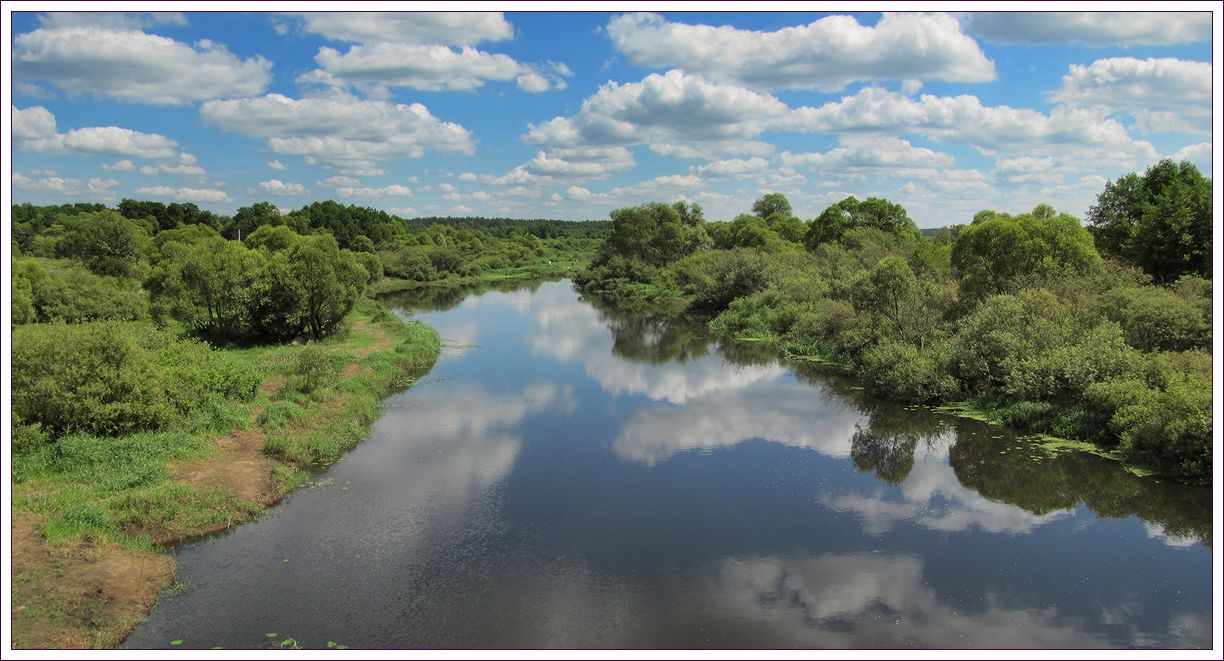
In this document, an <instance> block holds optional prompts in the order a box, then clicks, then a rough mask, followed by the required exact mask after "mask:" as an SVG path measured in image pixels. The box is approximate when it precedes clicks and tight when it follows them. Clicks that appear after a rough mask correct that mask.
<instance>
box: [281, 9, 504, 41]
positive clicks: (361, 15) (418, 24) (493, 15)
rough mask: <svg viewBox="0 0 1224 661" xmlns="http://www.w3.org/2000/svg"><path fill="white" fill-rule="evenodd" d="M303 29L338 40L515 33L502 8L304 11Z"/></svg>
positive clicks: (481, 37) (497, 37)
mask: <svg viewBox="0 0 1224 661" xmlns="http://www.w3.org/2000/svg"><path fill="white" fill-rule="evenodd" d="M298 15H299V16H300V17H301V18H302V23H303V29H304V30H306V31H307V32H313V33H316V34H320V35H323V36H324V37H327V38H328V39H333V40H335V41H350V42H357V43H363V42H370V41H382V42H390V43H401V44H455V45H467V46H470V45H473V44H478V43H480V42H482V41H502V40H505V39H510V38H512V37H513V36H514V27H513V26H512V25H510V23H509V21H507V20H506V19H505V17H504V16H503V15H502V14H501V12H426V11H414V12H327V13H302V14H298Z"/></svg>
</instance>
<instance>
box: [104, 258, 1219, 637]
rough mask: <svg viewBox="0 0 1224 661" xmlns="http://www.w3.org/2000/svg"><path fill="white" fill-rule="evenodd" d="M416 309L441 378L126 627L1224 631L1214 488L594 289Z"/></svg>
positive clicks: (210, 543)
mask: <svg viewBox="0 0 1224 661" xmlns="http://www.w3.org/2000/svg"><path fill="white" fill-rule="evenodd" d="M392 301H393V302H394V303H395V304H396V305H397V306H399V307H400V309H401V313H402V314H404V315H405V316H411V317H415V318H417V319H420V320H422V321H424V322H425V323H427V324H430V325H431V326H433V327H435V328H437V329H438V331H439V333H440V334H441V336H442V338H443V341H444V343H445V346H444V349H443V354H442V357H441V358H440V360H439V361H438V363H437V365H436V367H435V368H434V369H433V371H432V372H431V373H430V374H429V375H427V376H425V377H424V378H422V379H421V380H420V382H418V383H417V384H416V385H414V386H413V387H412V388H410V389H408V390H406V391H404V392H401V393H399V394H397V395H394V396H392V397H391V398H389V399H388V400H387V402H386V409H385V412H384V414H383V416H382V417H381V418H380V419H379V420H378V421H377V422H376V423H375V424H374V427H373V430H372V432H371V434H370V437H369V438H368V439H367V440H366V441H365V442H363V443H362V444H361V445H359V446H358V447H357V448H356V449H355V450H353V451H352V452H350V453H348V454H347V455H346V456H345V457H344V458H343V459H342V460H341V461H340V462H338V463H336V464H335V465H333V466H330V467H328V468H326V469H324V470H322V471H320V472H319V473H318V474H317V475H316V480H317V484H316V485H315V486H314V487H313V488H307V489H302V490H299V491H297V492H295V493H293V494H292V495H291V496H290V497H289V498H287V499H286V500H285V501H284V502H283V503H282V504H281V505H279V506H277V507H276V508H274V509H272V510H270V511H269V512H268V513H267V514H266V515H264V516H263V517H261V518H260V519H259V520H257V521H255V522H252V523H250V524H247V525H243V526H240V527H238V528H236V529H234V530H233V531H231V532H228V533H226V534H223V535H219V536H214V537H210V538H207V539H202V540H198V541H196V542H193V543H190V544H187V545H184V546H183V547H181V548H179V549H177V561H178V564H179V576H178V580H179V582H180V584H181V585H180V587H179V588H178V589H176V590H174V591H172V592H167V593H164V594H163V596H162V598H161V599H160V601H159V603H158V605H157V606H156V608H155V609H154V610H153V611H152V613H150V615H149V617H148V620H147V621H146V622H144V623H143V624H141V625H140V626H138V627H137V628H136V630H135V631H134V632H133V633H132V635H131V636H130V637H129V638H128V640H127V642H126V644H125V645H126V647H128V648H165V647H169V646H170V641H182V642H181V644H180V646H181V647H183V648H205V649H207V648H210V647H214V646H221V647H224V648H257V647H270V646H276V645H280V644H281V643H282V641H283V640H285V639H287V638H288V639H292V640H293V641H295V642H294V643H290V644H296V645H300V646H303V647H311V648H314V647H325V646H328V645H329V643H331V644H333V645H345V646H348V647H350V648H354V649H356V648H391V649H395V648H554V647H561V648H623V647H631V648H744V647H748V648H793V647H800V648H834V647H836V648H841V647H852V648H908V647H935V648H963V647H971V648H1013V647H1021V648H1034V647H1035V648H1079V647H1091V648H1105V647H1109V648H1112V647H1162V648H1167V647H1174V648H1186V647H1202V646H1206V647H1209V646H1210V645H1211V549H1210V544H1211V543H1212V539H1211V534H1212V532H1211V531H1212V528H1211V512H1212V509H1211V508H1212V496H1211V490H1210V489H1209V488H1201V487H1189V486H1183V485H1178V484H1174V483H1169V482H1161V481H1157V480H1153V479H1140V478H1137V477H1134V476H1132V475H1130V474H1128V473H1126V472H1125V471H1123V470H1122V469H1121V467H1120V466H1119V465H1117V464H1115V463H1111V462H1109V461H1106V460H1104V459H1100V458H1098V457H1094V456H1091V455H1083V454H1061V455H1057V456H1046V455H1044V454H1043V453H1042V452H1040V450H1038V449H1037V448H1036V446H1034V445H1033V444H1032V443H1031V442H1029V441H1027V440H1025V439H1024V438H1022V437H1019V436H1016V435H1014V434H1011V433H1009V432H1006V431H1004V430H1002V429H1000V428H997V427H991V426H988V425H984V424H981V423H978V422H975V421H972V420H965V419H960V418H954V417H948V416H944V415H939V414H935V413H932V412H930V411H928V410H925V409H923V408H919V407H905V406H901V405H896V404H888V403H883V402H879V401H876V400H871V399H869V398H867V397H866V396H864V395H863V394H862V392H861V390H859V389H856V388H855V387H854V386H853V383H852V382H849V381H846V380H844V379H839V378H834V377H830V376H827V375H823V374H821V373H819V372H818V371H815V370H806V369H795V368H791V367H788V366H784V365H781V364H778V363H776V362H774V361H772V360H769V359H767V358H763V357H760V356H758V355H754V352H753V351H752V348H753V347H752V346H751V345H737V346H729V347H727V346H720V345H719V343H718V342H716V341H714V340H712V339H711V338H709V337H707V336H706V335H705V333H704V332H703V331H702V330H701V328H700V327H698V326H693V325H686V324H684V323H675V322H669V321H667V320H665V319H661V318H655V317H652V316H650V315H643V314H631V313H620V312H617V311H615V310H611V309H606V308H601V307H599V306H595V305H592V304H591V303H589V302H586V301H584V300H582V298H581V297H580V296H579V295H578V294H577V293H575V292H574V291H573V290H572V289H571V287H570V284H569V282H567V281H561V282H547V283H536V284H532V285H530V286H521V287H517V288H515V287H513V286H510V287H504V288H503V290H502V291H497V290H490V291H485V292H483V293H480V292H467V293H465V292H438V291H432V292H429V293H428V298H426V297H425V296H423V295H422V294H416V295H413V296H408V297H403V298H399V299H392ZM269 634H275V635H274V636H270V635H269Z"/></svg>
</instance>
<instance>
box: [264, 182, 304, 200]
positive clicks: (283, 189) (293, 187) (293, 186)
mask: <svg viewBox="0 0 1224 661" xmlns="http://www.w3.org/2000/svg"><path fill="white" fill-rule="evenodd" d="M252 190H258V192H259V193H261V194H263V195H271V196H273V197H302V196H305V195H309V194H310V191H308V190H306V187H305V186H303V185H302V184H298V183H293V182H288V181H281V180H280V179H269V180H267V181H261V182H259V187H258V189H252Z"/></svg>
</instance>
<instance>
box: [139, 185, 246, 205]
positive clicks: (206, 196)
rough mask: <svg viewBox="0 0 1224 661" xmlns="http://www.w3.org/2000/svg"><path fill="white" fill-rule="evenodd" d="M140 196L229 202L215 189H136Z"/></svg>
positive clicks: (166, 187)
mask: <svg viewBox="0 0 1224 661" xmlns="http://www.w3.org/2000/svg"><path fill="white" fill-rule="evenodd" d="M136 193H138V194H140V195H149V196H151V197H160V198H166V199H171V200H176V201H180V202H229V201H230V197H229V195H228V194H226V192H225V191H223V190H217V189H215V188H173V187H171V186H142V187H140V188H137V189H136Z"/></svg>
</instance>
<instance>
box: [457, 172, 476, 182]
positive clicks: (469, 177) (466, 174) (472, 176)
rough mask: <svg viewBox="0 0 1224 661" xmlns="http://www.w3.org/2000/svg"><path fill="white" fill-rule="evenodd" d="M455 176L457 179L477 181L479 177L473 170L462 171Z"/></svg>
mask: <svg viewBox="0 0 1224 661" xmlns="http://www.w3.org/2000/svg"><path fill="white" fill-rule="evenodd" d="M455 178H456V179H458V180H459V181H477V180H478V179H479V177H478V176H476V173H475V172H464V173H463V174H461V175H459V176H458V177H455Z"/></svg>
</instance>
